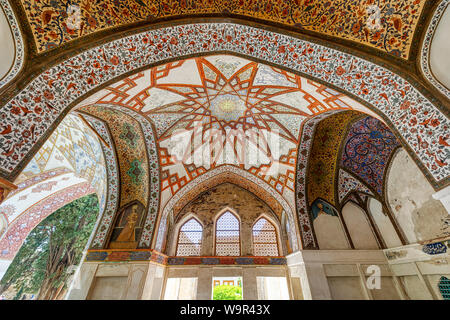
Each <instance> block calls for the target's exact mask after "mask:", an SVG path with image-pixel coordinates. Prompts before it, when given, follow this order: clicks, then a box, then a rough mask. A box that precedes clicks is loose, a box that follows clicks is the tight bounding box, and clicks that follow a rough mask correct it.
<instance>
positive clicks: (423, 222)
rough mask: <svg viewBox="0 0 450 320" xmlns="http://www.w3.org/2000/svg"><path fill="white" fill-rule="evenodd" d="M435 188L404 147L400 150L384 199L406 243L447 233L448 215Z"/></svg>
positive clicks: (448, 229)
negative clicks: (437, 196)
mask: <svg viewBox="0 0 450 320" xmlns="http://www.w3.org/2000/svg"><path fill="white" fill-rule="evenodd" d="M435 193H436V191H435V190H434V189H433V187H432V186H431V185H430V183H429V182H428V180H427V179H426V178H425V176H424V175H423V173H422V172H421V171H420V170H419V168H418V166H417V165H416V163H415V162H414V161H413V160H412V159H411V157H410V156H409V155H408V154H407V152H406V151H405V150H404V149H401V150H399V151H398V152H397V153H396V154H395V156H394V158H393V160H392V162H391V166H390V168H389V172H388V176H387V194H386V197H387V200H388V204H389V206H390V208H391V211H392V212H393V214H394V217H395V218H396V219H397V221H398V224H399V225H400V227H401V229H402V231H403V233H404V234H405V236H406V238H407V240H408V242H409V243H416V242H418V241H425V240H434V239H438V238H441V237H445V236H448V235H449V234H450V215H449V214H448V213H447V211H446V209H445V208H444V206H443V205H442V203H441V202H440V201H439V200H436V199H434V198H433V194H435Z"/></svg>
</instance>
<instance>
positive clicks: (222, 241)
mask: <svg viewBox="0 0 450 320" xmlns="http://www.w3.org/2000/svg"><path fill="white" fill-rule="evenodd" d="M239 230H240V229H239V220H238V218H236V217H235V216H234V215H233V214H232V213H231V212H230V211H227V212H225V213H224V214H223V215H221V216H220V217H219V219H217V222H216V255H217V256H240V255H241V245H240V234H239Z"/></svg>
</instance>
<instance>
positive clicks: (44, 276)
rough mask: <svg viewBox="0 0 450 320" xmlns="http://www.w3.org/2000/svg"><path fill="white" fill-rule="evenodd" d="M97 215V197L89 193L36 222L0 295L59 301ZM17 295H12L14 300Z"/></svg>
mask: <svg viewBox="0 0 450 320" xmlns="http://www.w3.org/2000/svg"><path fill="white" fill-rule="evenodd" d="M98 212H99V207H98V198H97V195H96V194H91V195H88V196H85V197H82V198H80V199H77V200H75V201H72V202H71V203H69V204H67V205H65V206H64V207H62V208H60V209H58V210H56V211H55V212H54V213H52V214H51V215H50V216H48V217H47V218H46V219H44V220H43V221H42V222H41V223H39V224H38V225H37V226H36V227H35V228H34V229H33V230H32V231H31V232H30V234H29V235H28V237H27V238H26V239H25V241H24V243H23V245H22V247H21V248H20V250H19V252H18V253H17V254H16V256H15V257H14V260H13V262H12V263H11V265H10V266H9V268H8V270H7V271H6V273H5V275H4V277H3V278H2V280H1V281H0V294H1V293H4V292H5V291H7V290H12V291H14V292H16V291H17V292H18V293H22V292H23V293H27V294H35V295H37V298H38V299H42V300H49V299H61V298H63V296H64V293H65V291H66V290H67V287H68V285H69V283H68V282H69V279H70V278H71V276H72V274H73V273H74V271H75V267H76V266H77V265H78V264H79V263H80V260H81V257H82V255H83V250H84V248H85V246H86V243H87V241H88V239H89V236H90V235H91V233H92V230H93V228H94V225H95V221H96V218H97V215H98ZM20 295H21V294H20ZM20 295H19V294H16V298H20ZM18 296H19V297H18Z"/></svg>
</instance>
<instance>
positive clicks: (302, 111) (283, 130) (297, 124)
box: [78, 55, 374, 203]
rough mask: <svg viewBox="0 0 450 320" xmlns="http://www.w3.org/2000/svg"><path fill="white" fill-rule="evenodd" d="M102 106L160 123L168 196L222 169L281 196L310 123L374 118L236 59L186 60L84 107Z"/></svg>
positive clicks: (138, 77) (306, 83)
mask: <svg viewBox="0 0 450 320" xmlns="http://www.w3.org/2000/svg"><path fill="white" fill-rule="evenodd" d="M96 105H110V106H114V105H116V106H118V107H127V108H130V109H133V110H135V111H138V112H139V113H140V114H142V115H144V116H146V117H147V118H148V119H150V120H151V121H152V122H153V123H154V125H155V128H156V132H157V136H158V145H159V157H160V165H161V171H162V177H161V178H162V186H161V187H162V191H163V193H164V194H165V195H166V196H164V197H163V199H166V198H170V197H171V196H173V195H174V194H175V193H176V192H177V191H178V190H179V189H180V188H182V187H183V186H184V185H186V184H187V183H189V181H191V180H193V179H195V178H196V177H197V176H199V175H201V174H203V173H205V172H207V171H208V170H211V169H212V168H215V167H217V166H220V165H224V164H232V165H236V166H239V167H242V168H243V169H245V170H248V171H249V172H251V173H252V174H254V175H256V176H258V177H261V178H262V179H264V180H265V181H266V182H267V183H269V184H270V185H271V186H272V187H273V188H275V189H276V190H277V191H278V192H279V193H280V194H283V193H285V191H286V192H291V193H292V192H294V173H295V163H296V149H297V144H298V140H299V131H300V128H301V125H302V122H303V121H304V120H305V119H307V118H310V117H313V116H315V115H318V114H320V113H323V112H326V111H328V110H336V109H344V110H351V109H354V110H361V111H363V112H366V113H368V114H372V115H374V113H373V112H371V111H370V110H369V109H367V108H366V107H364V106H363V105H361V104H360V103H358V102H356V101H354V100H352V99H350V98H348V97H347V96H345V95H343V94H341V93H339V92H337V91H335V90H332V89H330V88H327V87H326V86H323V85H321V84H319V83H316V82H314V81H311V80H308V79H306V78H303V77H300V76H298V75H294V74H292V73H289V72H286V71H284V70H281V69H278V68H275V67H271V66H268V65H264V64H261V63H256V62H252V61H249V60H247V59H243V58H240V57H236V56H231V55H213V56H207V57H202V58H192V59H187V60H181V61H177V62H171V63H167V64H164V65H161V66H159V67H155V68H152V69H149V70H146V71H143V72H139V73H136V74H134V75H132V76H129V77H127V78H125V79H123V80H121V81H119V82H117V83H115V84H113V85H110V86H109V87H107V88H105V89H103V90H101V91H99V92H97V93H95V94H94V95H93V96H91V97H89V98H88V99H86V100H85V101H83V102H81V103H80V104H79V106H78V108H82V109H83V110H84V111H87V108H88V107H89V106H94V108H96V107H95V106H96ZM88 112H89V111H88ZM163 203H164V200H163Z"/></svg>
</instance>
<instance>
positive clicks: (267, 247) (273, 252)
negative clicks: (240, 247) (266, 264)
mask: <svg viewBox="0 0 450 320" xmlns="http://www.w3.org/2000/svg"><path fill="white" fill-rule="evenodd" d="M252 231H253V232H252V233H253V254H254V255H255V256H278V255H279V253H278V241H277V232H276V229H275V226H274V225H273V224H272V223H271V222H269V220H267V219H265V218H260V219H259V220H258V221H256V223H255V224H254V225H253V230H252Z"/></svg>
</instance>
